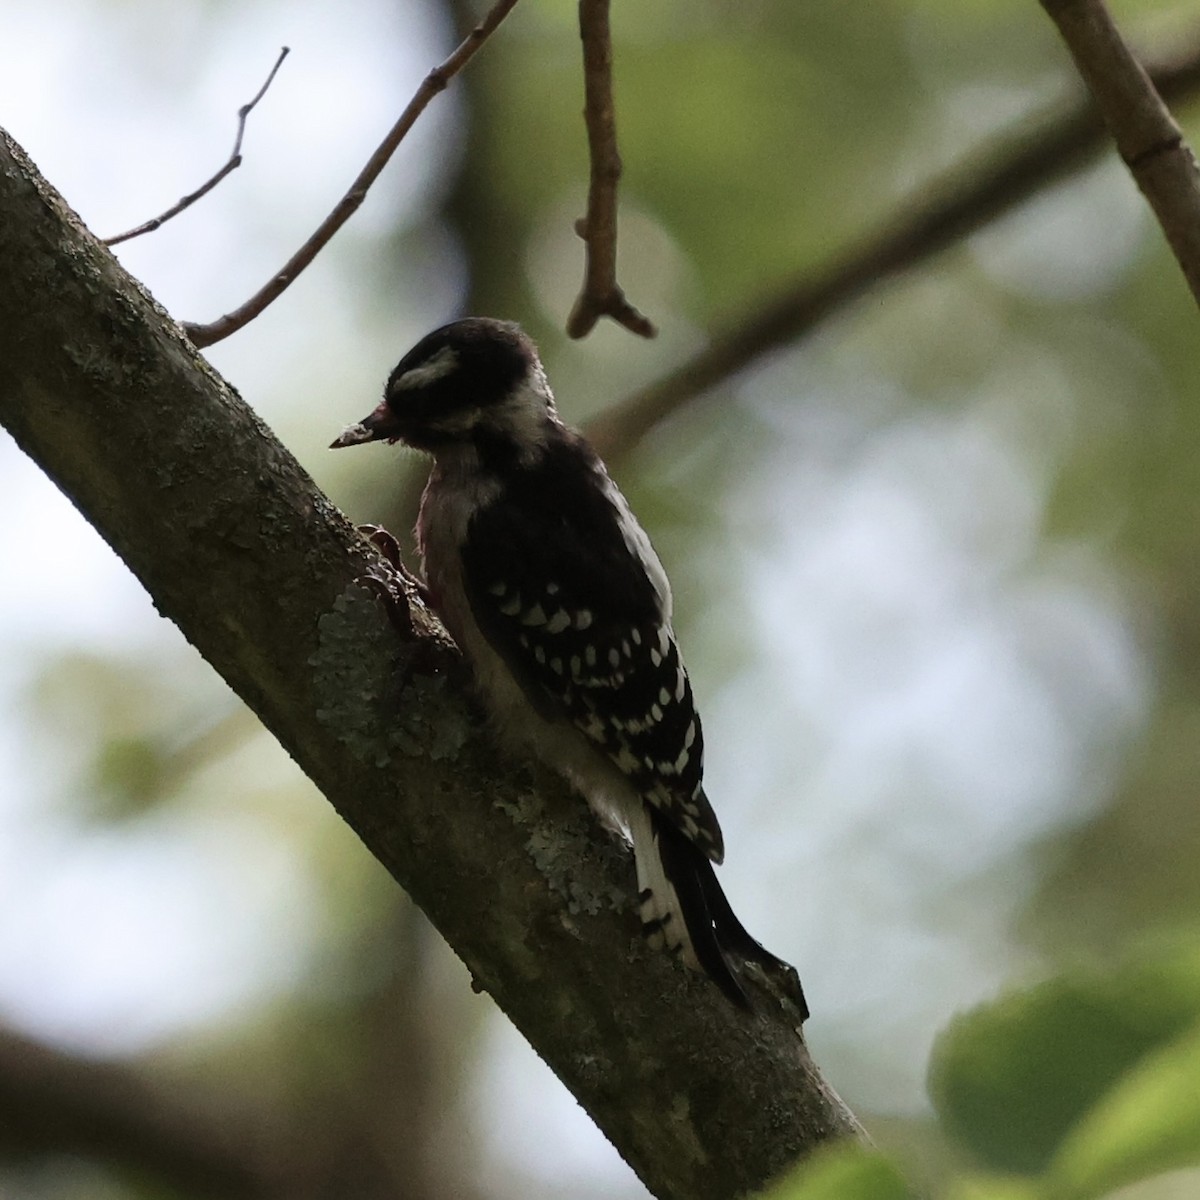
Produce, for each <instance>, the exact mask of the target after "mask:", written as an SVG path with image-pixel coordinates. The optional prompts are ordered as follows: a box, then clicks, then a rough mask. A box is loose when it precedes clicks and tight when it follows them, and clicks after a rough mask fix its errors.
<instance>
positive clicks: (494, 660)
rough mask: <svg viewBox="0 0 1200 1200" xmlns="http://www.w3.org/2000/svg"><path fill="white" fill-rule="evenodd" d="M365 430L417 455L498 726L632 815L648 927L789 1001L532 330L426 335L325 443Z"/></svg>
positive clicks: (591, 465) (640, 560)
mask: <svg viewBox="0 0 1200 1200" xmlns="http://www.w3.org/2000/svg"><path fill="white" fill-rule="evenodd" d="M379 439H387V440H389V441H397V440H399V441H403V442H405V443H407V444H408V445H410V446H413V447H415V448H417V449H419V450H424V451H427V452H428V453H430V454H432V455H433V459H434V465H433V469H432V472H431V473H430V477H429V482H428V484H427V485H426V488H425V492H424V496H423V498H422V502H421V511H420V517H419V518H418V522H417V542H418V546H419V549H420V552H421V555H422V557H423V560H424V569H425V577H426V584H427V586H428V589H429V594H430V597H431V600H432V603H433V606H434V608H435V609H436V610H437V612H438V614H439V616H440V617H441V618H442V620H443V622H444V623H445V625H446V627H447V629H448V630H449V631H450V633H451V634H452V636H453V637H454V639H455V640H456V641H457V643H458V644H459V646H460V648H461V649H462V650H463V652H464V654H465V655H466V656H467V658H468V660H469V661H470V663H471V665H472V667H473V669H474V672H475V675H476V678H477V681H478V684H479V687H480V690H481V691H482V693H483V697H484V699H485V701H486V702H487V705H488V707H489V709H490V711H491V714H492V716H493V718H494V719H495V721H496V722H497V724H498V725H499V726H500V727H501V728H502V730H503V731H504V732H505V733H506V734H508V735H509V736H511V737H513V738H515V739H517V740H518V741H519V742H522V743H524V744H526V745H528V746H530V747H531V748H532V749H533V750H534V752H535V753H537V754H538V756H539V757H541V758H542V759H543V761H545V762H547V763H548V764H549V765H550V766H552V767H553V768H555V769H556V770H557V771H559V772H560V773H562V774H564V775H566V776H567V777H568V778H569V779H570V780H571V781H572V782H573V783H574V784H575V786H576V787H577V788H578V789H579V790H580V791H581V792H582V793H583V795H584V796H585V797H586V798H587V800H588V801H589V803H590V804H591V806H592V807H593V809H595V810H596V812H597V813H598V814H599V815H600V816H601V818H602V819H603V820H604V821H605V822H606V823H608V824H609V825H611V826H614V827H617V828H620V829H622V830H624V831H625V832H626V833H627V834H628V836H629V838H630V840H631V841H632V843H633V849H634V855H635V860H636V867H637V877H638V889H639V895H640V903H641V913H642V920H643V924H644V925H645V927H646V929H647V931H648V932H649V933H650V934H651V936H652V938H653V939H654V940H655V941H657V942H659V943H661V944H663V945H665V946H666V947H667V948H669V949H671V950H674V951H677V952H678V953H679V954H680V956H681V957H682V958H683V959H684V961H685V962H687V963H688V964H689V965H691V966H692V967H695V968H698V969H703V970H704V971H706V972H707V973H708V974H709V975H710V976H711V977H712V978H713V979H714V980H715V981H716V982H717V983H718V984H719V985H720V986H721V988H722V989H723V990H724V991H725V992H726V993H727V994H728V995H729V996H730V997H731V998H733V999H734V1000H735V1001H737V1002H738V1003H741V1004H745V1003H746V994H745V991H744V989H743V987H742V985H741V983H740V982H739V977H738V975H737V974H736V973H735V972H736V971H738V970H739V969H740V968H741V967H743V966H744V965H745V964H747V963H754V964H756V965H757V966H758V967H759V968H760V970H762V971H763V972H765V973H767V974H768V975H771V976H773V977H775V978H776V979H779V978H781V977H785V978H787V979H789V980H790V981H792V982H793V983H794V989H790V990H794V994H795V995H796V996H797V997H799V1000H798V1004H799V1007H800V1008H801V1009H802V1010H803V996H802V993H801V992H800V989H799V981H798V980H796V978H795V972H794V971H793V970H792V968H791V967H789V966H788V965H787V964H786V963H783V962H782V961H781V960H779V959H777V958H775V957H774V956H773V955H770V954H768V953H767V951H765V950H764V949H763V948H762V947H761V946H760V945H759V944H758V943H757V942H756V941H755V940H754V939H753V938H752V937H750V935H749V934H748V933H747V932H746V930H745V929H744V928H743V927H742V925H741V923H740V922H739V921H738V920H737V918H736V917H735V916H734V914H733V912H732V910H731V909H730V907H729V904H728V902H727V900H726V899H725V896H724V893H723V892H722V890H721V887H720V885H719V884H718V883H717V880H716V876H715V874H714V871H713V863H719V862H721V860H722V858H723V857H724V846H723V843H722V838H721V829H720V826H719V825H718V823H717V818H716V816H715V815H714V813H713V810H712V807H711V806H710V804H709V802H708V798H707V796H705V794H704V788H703V785H702V776H703V761H704V738H703V734H702V732H701V727H700V718H699V716H698V715H697V713H696V710H695V706H694V703H693V698H692V689H691V684H690V682H689V681H688V676H687V671H686V670H685V669H684V665H683V660H682V658H681V657H680V654H679V648H678V646H677V644H676V641H675V635H674V633H673V631H672V629H671V589H670V585H669V584H668V582H667V577H666V574H665V572H664V571H663V568H662V564H661V563H660V562H659V559H658V556H657V554H655V552H654V549H653V547H652V546H651V545H650V541H649V539H648V538H647V536H646V534H645V533H644V532H643V530H642V528H641V526H640V525H639V524H638V522H637V519H636V518H635V517H634V515H633V513H632V512H631V511H630V509H629V505H628V504H627V502H626V500H625V498H624V496H622V495H621V493H620V491H619V490H618V489H617V486H616V484H614V483H613V481H612V479H611V478H610V477H609V475H608V472H607V471H606V470H605V468H604V464H603V463H602V462H601V461H600V459H599V457H598V456H597V455H596V454H595V452H594V451H593V450H592V448H591V447H590V446H589V445H588V443H587V442H586V441H585V440H584V439H583V438H582V437H581V436H580V435H579V434H578V433H575V432H574V431H573V430H571V429H569V428H567V426H565V425H564V424H563V423H562V421H561V420H560V419H559V417H558V414H557V412H556V410H555V406H554V398H553V396H552V394H551V392H550V388H549V386H548V384H547V382H546V376H545V373H544V372H543V370H542V365H541V362H540V361H539V359H538V355H537V350H536V348H535V347H534V345H533V343H532V341H530V339H529V338H528V337H526V335H525V334H524V333H522V331H521V330H520V329H519V328H518V327H517V326H516V325H513V324H509V323H506V322H501V321H495V320H489V319H480V318H477V319H469V320H463V321H456V322H454V323H453V324H451V325H447V326H445V327H444V328H442V329H438V330H436V331H435V332H433V333H431V334H429V335H428V336H427V337H425V338H424V339H423V340H422V341H420V342H419V343H418V344H417V345H416V346H415V347H414V348H413V349H412V350H410V351H409V353H408V354H406V355H405V356H404V358H403V359H402V360H401V361H400V363H399V365H398V366H397V367H396V369H395V370H394V371H393V372H392V374H391V376H390V378H389V379H388V383H387V387H386V390H385V393H384V400H383V402H382V403H381V404H380V405H379V407H378V408H376V409H375V411H374V412H373V413H371V415H370V416H368V417H367V418H365V419H364V420H363V421H361V422H360V423H358V424H357V425H352V426H350V427H349V428H348V429H347V430H346V431H345V432H344V433H343V434H342V435H341V437H340V438H338V440H337V441H336V442H334V443H333V444H334V446H335V447H341V446H349V445H356V444H358V443H360V442H366V441H375V440H379ZM803 1015H807V1013H806V1011H804V1012H803Z"/></svg>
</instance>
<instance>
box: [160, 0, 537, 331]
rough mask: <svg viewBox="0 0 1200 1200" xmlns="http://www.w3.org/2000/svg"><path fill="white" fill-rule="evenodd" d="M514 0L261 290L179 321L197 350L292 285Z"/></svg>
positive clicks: (499, 8) (455, 60) (447, 66)
mask: <svg viewBox="0 0 1200 1200" xmlns="http://www.w3.org/2000/svg"><path fill="white" fill-rule="evenodd" d="M516 4H517V0H497V2H496V3H495V4H494V5H493V6H492V7H491V9H490V10H489V11H488V13H487V15H486V16H485V17H484V18H483V20H482V21H480V22H479V24H478V25H476V26H475V28H474V29H472V30H471V32H470V33H468V34H467V36H466V37H465V38H464V39H463V40H462V42H461V43H460V44H459V46H458V48H457V49H456V50H455V51H454V53H453V54H451V55H450V57H449V58H447V59H446V61H445V62H443V63H441V64H440V65H439V66H436V67H434V69H433V70H432V71H430V72H429V74H428V75H426V76H425V78H424V80H423V81H422V82H421V86H420V87H419V88H417V90H416V92H415V94H414V95H413V98H412V99H411V100H410V101H409V102H408V106H407V107H406V108H405V110H404V111H403V112H402V113H401V114H400V119H399V120H398V121H397V122H396V123H395V125H393V126H392V128H391V129H390V130H389V131H388V135H387V137H385V138H384V139H383V141H382V142H381V143H380V144H379V147H378V149H377V150H376V151H375V153H374V154H372V155H371V157H370V158H369V159H368V160H367V164H366V166H365V167H363V169H362V170H361V171H360V172H359V174H358V178H357V179H355V181H354V182H353V184H351V185H350V190H349V191H348V192H347V193H346V194H345V195H344V196H343V197H342V198H341V200H339V201H338V203H337V205H336V207H335V208H334V209H333V211H332V212H331V213H330V214H329V216H327V217H326V218H325V220H324V221H322V222H321V224H320V225H319V226H318V227H317V229H316V231H315V232H314V233H313V235H312V236H311V237H310V238H309V239H308V240H307V241H306V242H305V243H304V245H302V246H301V247H300V249H299V250H297V251H296V253H295V254H293V255H292V257H291V258H290V259H288V261H287V262H286V263H285V264H284V266H283V268H282V270H280V271H278V272H277V273H276V274H275V275H273V276H272V277H271V279H270V280H269V281H268V282H267V283H266V284H265V285H264V286H263V287H262V288H260V289H259V290H258V291H257V292H256V293H255V294H254V295H253V296H251V297H250V299H249V300H247V301H246V303H245V304H243V305H241V306H240V307H239V308H236V309H234V311H233V312H231V313H227V314H226V315H225V316H223V317H219V318H218V319H217V320H215V321H212V322H210V323H209V324H207V325H197V324H192V323H191V322H185V323H184V326H183V328H184V331H185V332H186V333H187V335H188V337H189V338H191V340H192V344H193V345H195V346H196V347H198V348H201V349H202V348H203V347H205V346H211V345H212V344H213V343H214V342H219V341H221V340H222V339H224V338H227V337H229V335H230V334H233V333H236V332H237V331H238V330H239V329H241V328H242V327H243V326H244V325H248V324H249V323H250V322H251V321H253V320H254V318H255V317H257V316H258V315H259V313H261V312H262V311H263V310H264V309H265V308H267V306H268V305H270V304H272V303H274V301H275V300H277V299H278V298H279V297H280V296H281V295H282V294H283V293H284V292H285V291H286V290H287V288H288V287H289V286H290V285H291V284H292V282H293V281H294V280H295V279H296V277H297V276H298V275H299V274H300V272H301V271H303V270H304V269H305V267H307V266H308V264H309V263H311V262H312V260H313V259H314V258H316V256H317V254H318V253H319V252H320V251H321V250H322V249H323V248H324V246H325V245H326V243H327V242H328V241H329V240H330V238H332V237H333V235H334V234H335V233H337V231H338V230H339V229H340V228H341V227H342V226H343V225H344V224H345V223H346V222H347V221H348V220H349V219H350V217H351V216H353V215H354V213H355V212H356V211H357V210H358V207H359V205H361V204H362V202H363V201H364V200H365V199H366V197H367V191H368V190H369V188H370V187H371V185H372V184H373V183H374V182H375V180H376V179H377V178H378V177H379V173H380V172H381V171H382V170H383V168H384V167H385V166H387V164H388V162H389V160H390V159H391V157H392V155H393V154H394V153H395V152H396V148H397V147H398V146H399V145H400V143H401V142H402V141H403V140H404V138H405V136H406V135H407V134H408V131H409V130H410V129H411V128H412V127H413V125H414V124H415V123H416V120H417V118H418V117H419V116H420V115H421V113H423V112H424V111H425V109H426V107H427V106H428V105H429V102H430V101H431V100H432V99H433V98H434V96H436V95H437V94H438V93H439V92H441V91H444V90H445V89H446V86H447V85H448V84H449V82H450V80H451V79H453V78H454V76H455V75H457V74H458V73H459V71H461V70H462V69H463V67H465V66H466V65H467V63H469V62H470V61H471V59H472V58H474V57H475V54H476V52H477V51H478V50H479V49H480V47H481V46H482V45H483V43H484V42H486V41H487V39H488V38H489V37H491V35H492V33H493V32H494V31H495V29H496V27H497V26H498V25H499V24H500V22H501V21H503V20H504V18H505V17H507V16H508V14H509V13H510V12H512V10H513V9H514V8H515V7H516Z"/></svg>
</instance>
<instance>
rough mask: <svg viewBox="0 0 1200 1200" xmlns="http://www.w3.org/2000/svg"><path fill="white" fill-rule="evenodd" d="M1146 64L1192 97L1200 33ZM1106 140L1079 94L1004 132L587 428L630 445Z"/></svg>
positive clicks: (610, 453) (1166, 84)
mask: <svg viewBox="0 0 1200 1200" xmlns="http://www.w3.org/2000/svg"><path fill="white" fill-rule="evenodd" d="M1150 74H1151V77H1152V78H1153V79H1154V81H1155V83H1156V84H1157V86H1158V89H1159V91H1160V93H1161V94H1162V95H1163V96H1165V97H1167V98H1168V99H1174V100H1182V99H1184V98H1188V97H1194V96H1195V95H1196V94H1197V92H1200V38H1198V39H1196V40H1194V41H1193V42H1192V44H1191V45H1190V46H1189V47H1188V48H1187V50H1186V51H1185V52H1184V53H1182V54H1181V55H1179V56H1178V57H1174V58H1172V59H1171V60H1170V61H1169V62H1161V63H1159V64H1158V65H1157V66H1156V67H1154V68H1152V69H1151V72H1150ZM1105 144H1106V141H1105V136H1104V126H1103V124H1102V122H1101V121H1100V119H1099V118H1098V117H1097V115H1096V113H1095V110H1094V109H1093V107H1092V106H1091V105H1090V104H1087V103H1080V104H1078V105H1076V106H1075V107H1074V108H1073V109H1071V110H1070V111H1068V112H1065V113H1063V114H1061V115H1060V116H1058V117H1056V118H1053V119H1049V120H1043V121H1042V122H1040V123H1039V124H1038V126H1037V127H1036V128H1035V130H1034V131H1033V132H1032V133H1026V134H1023V135H1017V136H1014V137H1009V138H1008V139H1006V140H1004V141H1002V142H1001V143H1000V144H998V145H995V146H993V147H990V148H989V149H988V150H986V151H984V152H983V153H980V154H976V155H973V156H972V157H971V158H970V159H968V160H966V161H964V162H962V163H961V164H959V166H958V167H956V168H955V169H954V170H952V171H950V172H949V173H948V174H946V175H944V176H943V177H942V178H940V179H938V180H936V181H935V182H934V183H932V184H930V185H929V186H928V187H927V188H925V189H924V190H923V191H922V192H921V193H919V194H918V195H917V196H915V197H913V198H912V199H911V200H909V201H906V202H904V203H903V204H901V205H898V206H897V211H898V212H900V213H902V214H904V215H902V216H901V217H900V218H899V219H896V220H893V221H891V222H889V223H887V224H885V225H883V226H881V227H880V228H879V229H877V230H876V231H875V232H874V233H872V234H870V235H868V236H867V237H865V238H864V239H863V240H862V241H861V242H859V244H858V245H857V246H854V247H851V248H850V249H848V250H847V251H845V252H844V253H843V254H842V255H841V256H839V257H838V258H836V259H834V260H833V261H832V262H829V263H827V264H826V265H825V266H824V267H822V268H819V269H818V270H816V271H815V272H812V273H810V274H808V275H806V276H804V277H803V278H801V279H798V280H797V281H796V282H795V283H793V284H791V285H790V286H788V287H786V288H784V289H783V290H782V291H781V292H779V293H778V294H776V295H775V296H771V297H768V298H766V299H765V300H763V301H761V302H760V303H759V304H758V305H757V306H756V307H753V308H752V309H751V311H750V312H749V315H748V316H745V317H744V318H743V319H741V320H739V321H738V322H737V323H736V324H732V323H731V324H729V325H728V326H727V327H726V329H725V330H724V332H719V333H717V334H716V336H715V337H714V338H713V340H712V341H711V342H710V343H709V344H708V345H707V346H706V347H705V348H704V349H703V350H701V351H700V352H699V353H698V354H696V355H694V356H693V357H692V358H690V359H688V360H687V361H686V362H684V363H682V364H681V365H680V366H678V367H676V368H675V369H674V370H673V371H671V372H670V373H669V374H668V375H665V376H664V377H663V378H661V379H659V380H658V381H656V382H655V383H652V384H651V385H650V386H649V387H646V388H643V389H642V390H641V391H638V392H635V393H634V394H633V395H631V396H629V397H627V398H626V399H625V400H623V401H622V402H621V403H620V404H617V405H615V406H614V407H613V408H611V409H609V410H608V411H607V412H605V413H603V414H601V415H600V416H599V417H597V418H595V419H594V420H593V421H591V422H590V423H589V425H588V430H587V433H588V437H589V438H590V439H591V440H592V442H593V443H594V444H595V446H596V448H597V450H599V451H600V452H601V453H602V454H603V455H604V456H605V457H608V458H613V457H616V456H618V455H620V454H621V453H623V452H625V451H627V450H629V449H630V448H631V447H632V446H634V445H636V444H637V442H638V441H639V439H640V438H642V437H643V436H644V435H645V434H646V433H647V432H648V431H649V430H651V429H652V428H654V427H655V426H656V425H658V424H659V423H660V422H661V421H664V420H665V419H666V418H667V417H669V416H670V415H671V414H672V413H674V412H676V411H677V410H678V409H680V408H682V407H683V406H684V405H685V404H687V403H688V401H690V400H692V399H694V398H695V397H697V396H699V395H701V394H702V393H704V392H706V391H708V390H709V389H711V388H713V387H715V386H716V385H717V384H719V383H721V382H722V381H723V380H725V379H728V378H729V377H730V376H732V375H735V374H737V372H739V371H742V370H745V369H746V368H747V367H748V366H750V365H751V364H752V363H754V362H755V361H756V360H757V359H759V358H761V357H762V356H763V355H765V354H769V353H770V352H771V351H773V350H778V349H779V348H781V347H783V346H786V345H788V344H789V343H791V342H793V341H795V340H796V339H797V338H799V337H801V336H802V335H803V334H805V333H807V332H808V331H809V330H810V329H812V328H813V327H814V326H816V325H817V324H818V323H819V322H820V321H822V320H824V319H825V318H826V317H828V316H830V315H831V314H832V313H834V312H837V311H838V310H840V309H842V308H844V307H845V306H846V305H848V304H850V303H851V302H852V301H853V300H856V299H857V298H858V297H859V296H861V295H862V294H863V293H864V292H866V291H867V290H869V289H870V288H872V287H875V286H876V285H878V284H880V283H882V282H883V281H884V280H886V279H890V278H892V277H893V276H895V275H898V274H900V273H901V272H903V271H906V270H908V269H910V268H912V267H914V266H917V265H918V264H920V263H923V262H925V261H926V260H927V259H930V258H932V257H933V256H934V255H935V254H937V253H938V252H940V251H942V250H944V249H946V248H947V247H948V246H951V245H953V244H954V243H955V242H957V241H959V240H961V239H962V238H963V237H965V236H967V235H968V234H970V233H973V232H974V231H975V230H977V229H980V228H981V227H983V226H984V225H987V224H988V223H989V222H991V221H994V220H996V218H998V217H1000V216H1003V215H1004V214H1005V213H1007V212H1010V211H1012V210H1013V209H1014V208H1016V207H1017V206H1018V205H1019V204H1021V203H1023V202H1024V201H1025V200H1028V199H1029V197H1030V196H1032V195H1034V194H1035V193H1036V192H1038V191H1039V190H1041V189H1042V188H1044V187H1046V186H1047V185H1048V184H1050V183H1052V182H1054V181H1055V180H1057V179H1060V178H1063V177H1064V176H1067V175H1070V174H1072V173H1073V172H1075V171H1077V170H1079V168H1080V167H1082V166H1083V165H1084V164H1085V163H1087V162H1088V161H1090V160H1091V159H1093V158H1095V157H1096V155H1097V154H1098V153H1099V152H1100V151H1101V150H1102V149H1103V148H1104V146H1105Z"/></svg>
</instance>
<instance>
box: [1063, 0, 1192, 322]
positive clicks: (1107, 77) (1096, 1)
mask: <svg viewBox="0 0 1200 1200" xmlns="http://www.w3.org/2000/svg"><path fill="white" fill-rule="evenodd" d="M1041 3H1042V7H1043V8H1044V9H1045V10H1046V12H1047V13H1048V14H1049V16H1050V19H1051V20H1052V21H1053V22H1054V23H1055V25H1057V26H1058V31H1059V33H1061V34H1062V37H1063V41H1064V42H1066V43H1067V48H1068V49H1069V50H1070V52H1071V57H1072V58H1073V59H1074V60H1075V65H1076V66H1077V67H1078V68H1079V74H1080V75H1082V76H1083V81H1084V82H1085V83H1086V84H1087V86H1088V90H1089V91H1090V92H1091V93H1092V96H1093V98H1094V99H1095V101H1096V105H1097V107H1098V108H1099V109H1100V112H1101V113H1102V114H1103V116H1104V121H1105V124H1107V126H1108V128H1109V132H1110V133H1111V134H1112V136H1113V140H1114V141H1115V142H1116V144H1117V149H1118V150H1119V151H1120V154H1121V157H1122V158H1123V159H1124V160H1125V165H1126V166H1127V167H1128V168H1129V170H1130V173H1131V174H1132V175H1133V178H1134V180H1135V181H1136V182H1137V185H1138V187H1139V188H1140V189H1141V192H1142V195H1143V196H1145V197H1146V199H1147V201H1149V204H1150V207H1151V208H1152V209H1153V210H1154V215H1155V216H1156V217H1157V218H1158V223H1159V224H1160V225H1161V226H1162V230H1163V233H1164V234H1166V238H1167V241H1168V242H1169V243H1170V246H1171V250H1172V252H1173V253H1174V255H1175V258H1176V259H1177V260H1178V262H1179V265H1180V267H1182V268H1183V274H1184V277H1185V278H1186V279H1187V282H1188V286H1189V287H1190V288H1191V289H1192V295H1193V296H1194V297H1195V298H1196V301H1197V302H1198V303H1200V170H1197V167H1196V157H1195V155H1194V154H1193V153H1192V150H1191V147H1190V146H1188V144H1187V142H1185V141H1184V139H1183V134H1182V133H1181V132H1180V129H1179V126H1178V125H1177V124H1176V123H1175V119H1174V118H1173V117H1172V116H1171V114H1170V113H1169V112H1168V111H1167V107H1166V105H1165V104H1163V102H1162V98H1161V97H1160V96H1159V94H1158V92H1156V91H1155V89H1154V84H1153V83H1152V82H1151V80H1150V76H1149V75H1147V74H1146V72H1145V70H1144V69H1143V68H1142V66H1141V64H1140V63H1139V62H1138V61H1137V59H1135V58H1134V56H1133V54H1132V52H1131V51H1130V49H1129V47H1128V46H1127V45H1126V44H1125V41H1124V39H1123V38H1122V37H1121V34H1120V31H1119V30H1118V29H1117V27H1116V25H1115V24H1114V23H1113V19H1112V17H1111V15H1110V14H1109V12H1108V9H1107V8H1106V7H1105V6H1104V3H1103V0H1041Z"/></svg>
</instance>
